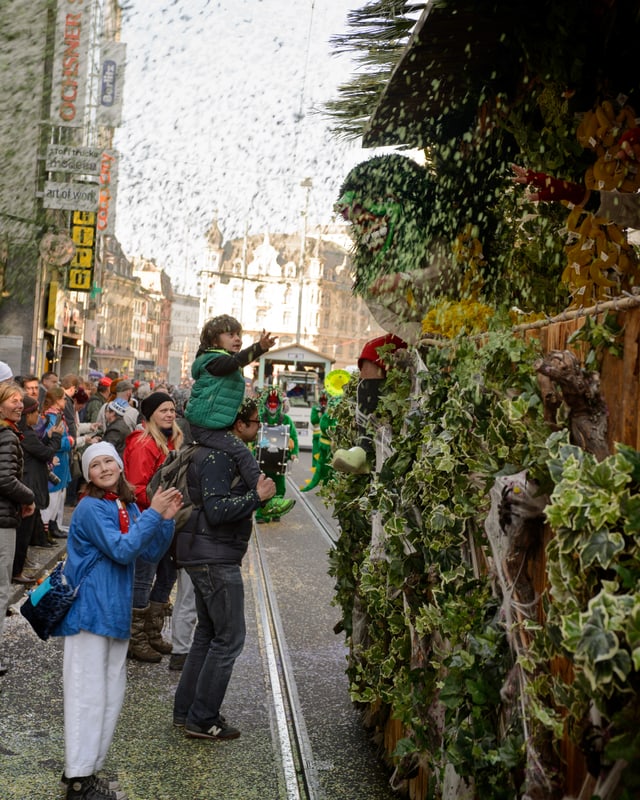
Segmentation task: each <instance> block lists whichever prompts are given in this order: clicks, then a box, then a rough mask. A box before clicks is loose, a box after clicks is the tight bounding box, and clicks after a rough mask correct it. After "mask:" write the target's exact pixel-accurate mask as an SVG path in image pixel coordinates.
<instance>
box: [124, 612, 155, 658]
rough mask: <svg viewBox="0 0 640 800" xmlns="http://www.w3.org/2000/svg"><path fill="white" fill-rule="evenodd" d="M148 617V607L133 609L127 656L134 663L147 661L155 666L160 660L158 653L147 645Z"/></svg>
mask: <svg viewBox="0 0 640 800" xmlns="http://www.w3.org/2000/svg"><path fill="white" fill-rule="evenodd" d="M148 617H149V606H147V607H146V608H134V609H133V614H132V617H131V638H130V639H129V649H128V651H127V656H128V657H129V658H134V659H136V661H148V662H151V663H152V664H157V663H158V661H161V660H162V656H161V655H160V653H159V652H158V651H157V650H155V649H154V648H153V647H151V645H150V644H149V637H148V636H147V632H146V630H145V629H146V625H147V619H148Z"/></svg>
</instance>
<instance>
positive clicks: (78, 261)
mask: <svg viewBox="0 0 640 800" xmlns="http://www.w3.org/2000/svg"><path fill="white" fill-rule="evenodd" d="M96 216H97V215H96V214H95V213H94V212H92V211H91V212H89V211H74V212H73V214H72V215H71V238H72V239H73V242H74V244H75V246H76V254H75V256H74V257H73V260H72V261H71V263H70V264H69V279H68V283H67V288H68V289H70V290H72V291H76V292H90V291H91V288H92V286H93V266H94V263H95V253H96Z"/></svg>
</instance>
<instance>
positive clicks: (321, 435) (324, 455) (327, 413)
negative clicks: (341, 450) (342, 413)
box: [300, 398, 340, 492]
mask: <svg viewBox="0 0 640 800" xmlns="http://www.w3.org/2000/svg"><path fill="white" fill-rule="evenodd" d="M339 399H340V398H332V399H331V400H330V401H329V402H328V403H327V404H326V406H325V409H324V411H323V412H322V415H321V417H320V420H319V428H320V430H319V431H318V444H317V451H316V454H315V455H314V456H313V458H314V459H315V460H314V461H313V464H314V466H315V471H314V473H313V478H312V479H311V480H310V481H309V483H308V484H307V485H306V486H304V487H302V488H301V489H300V491H301V492H308V491H310V490H311V489H314V488H315V487H316V486H318V484H321V483H325V482H326V481H327V480H328V478H329V476H330V475H331V472H332V467H331V463H330V462H331V435H330V431H331V429H332V428H335V426H336V420H335V419H334V418H333V417H332V416H331V409H332V407H333V406H335V405H336V403H337V402H338V400H339ZM312 420H313V418H312Z"/></svg>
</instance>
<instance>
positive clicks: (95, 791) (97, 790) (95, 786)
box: [60, 772, 129, 800]
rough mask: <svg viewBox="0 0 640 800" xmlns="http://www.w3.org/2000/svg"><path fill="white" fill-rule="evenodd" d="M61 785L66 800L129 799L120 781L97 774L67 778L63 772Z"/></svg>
mask: <svg viewBox="0 0 640 800" xmlns="http://www.w3.org/2000/svg"><path fill="white" fill-rule="evenodd" d="M60 787H61V791H62V796H63V797H64V798H65V799H66V800H129V798H128V795H127V794H126V792H123V791H121V789H120V784H119V783H118V781H110V780H107V779H106V778H99V777H98V776H97V775H88V776H87V777H86V778H67V776H66V775H65V774H64V772H63V773H62V777H61V778H60Z"/></svg>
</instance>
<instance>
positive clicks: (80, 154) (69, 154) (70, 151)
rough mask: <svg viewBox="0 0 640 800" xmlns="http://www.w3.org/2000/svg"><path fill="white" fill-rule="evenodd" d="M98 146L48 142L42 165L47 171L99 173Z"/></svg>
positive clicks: (99, 150) (100, 153) (100, 155)
mask: <svg viewBox="0 0 640 800" xmlns="http://www.w3.org/2000/svg"><path fill="white" fill-rule="evenodd" d="M101 158H102V148H100V147H72V146H71V145H66V144H50V145H48V146H47V156H46V159H45V162H44V167H45V169H46V170H47V172H71V173H75V174H79V175H92V176H95V177H96V178H97V177H98V175H99V174H100V159H101Z"/></svg>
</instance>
